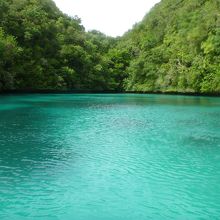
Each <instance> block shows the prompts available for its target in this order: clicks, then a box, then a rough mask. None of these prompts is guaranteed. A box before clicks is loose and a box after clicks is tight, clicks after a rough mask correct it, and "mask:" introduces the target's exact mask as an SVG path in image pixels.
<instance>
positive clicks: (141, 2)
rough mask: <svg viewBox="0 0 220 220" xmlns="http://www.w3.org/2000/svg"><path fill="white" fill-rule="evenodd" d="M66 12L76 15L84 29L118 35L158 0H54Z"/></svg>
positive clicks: (130, 26)
mask: <svg viewBox="0 0 220 220" xmlns="http://www.w3.org/2000/svg"><path fill="white" fill-rule="evenodd" d="M54 1H55V3H56V5H57V6H58V7H59V8H60V9H61V10H62V11H63V12H64V13H66V14H68V15H71V16H75V15H77V16H78V17H79V18H81V20H82V24H83V26H84V27H85V28H86V30H93V29H95V30H98V31H101V32H103V33H105V34H106V35H109V36H114V37H115V36H120V35H122V34H123V33H124V32H126V31H127V30H129V29H131V28H132V26H133V25H134V24H135V23H136V22H139V21H141V20H142V18H143V17H144V15H145V14H146V13H147V12H148V11H149V10H150V9H151V8H152V7H153V6H154V5H155V4H156V3H158V2H159V1H160V0H54Z"/></svg>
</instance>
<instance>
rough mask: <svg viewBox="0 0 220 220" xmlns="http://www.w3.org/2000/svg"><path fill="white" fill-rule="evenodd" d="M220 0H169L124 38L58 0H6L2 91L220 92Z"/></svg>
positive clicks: (0, 10)
mask: <svg viewBox="0 0 220 220" xmlns="http://www.w3.org/2000/svg"><path fill="white" fill-rule="evenodd" d="M219 11H220V2H219V1H218V0H162V1H161V2H160V3H159V4H157V5H156V6H155V7H154V8H153V9H152V10H151V11H150V13H148V14H147V15H146V16H145V18H144V19H143V21H142V22H140V23H138V24H136V25H135V26H134V28H133V29H132V30H130V31H128V32H127V33H126V34H125V35H124V36H123V37H121V38H115V39H114V38H111V37H107V36H105V35H103V34H102V33H100V32H98V31H91V32H86V31H85V30H84V27H83V26H82V25H81V21H80V19H79V18H78V17H74V18H72V17H69V16H67V15H65V14H63V13H62V12H60V11H59V10H58V9H57V7H56V5H55V4H54V2H53V1H52V0H0V18H1V19H0V91H1V90H14V89H15V90H79V91H80V90H87V91H104V90H109V91H140V92H158V91H161V92H196V93H220V13H219Z"/></svg>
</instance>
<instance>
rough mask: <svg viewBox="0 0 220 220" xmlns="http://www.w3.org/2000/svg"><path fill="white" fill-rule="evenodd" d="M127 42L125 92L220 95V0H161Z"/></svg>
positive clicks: (127, 38)
mask: <svg viewBox="0 0 220 220" xmlns="http://www.w3.org/2000/svg"><path fill="white" fill-rule="evenodd" d="M123 43H124V44H125V45H130V50H132V51H133V52H134V54H135V55H134V56H133V58H132V59H131V62H130V65H129V67H128V69H127V72H128V73H129V77H128V79H127V80H126V85H125V88H126V90H131V91H145V92H146V91H162V92H193V93H194V92H196V93H220V1H219V0H162V1H161V2H160V3H159V4H157V5H156V6H155V7H154V8H153V9H152V10H151V12H150V13H149V14H147V15H146V17H145V18H144V19H143V21H142V22H141V23H139V24H137V25H136V26H135V27H134V29H133V30H131V31H130V32H128V33H127V34H126V35H125V36H124V42H123Z"/></svg>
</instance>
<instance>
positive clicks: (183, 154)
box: [0, 95, 220, 220]
mask: <svg viewBox="0 0 220 220" xmlns="http://www.w3.org/2000/svg"><path fill="white" fill-rule="evenodd" d="M0 150H1V151H0V219H1V220H26V219H30V220H35V219H37V220H38V219H39V220H40V219H42V220H50V219H51V220H56V219H61V220H69V219H73V220H148V219H151V220H152V219H153V220H154V219H155V220H166V219H183V220H187V219H190V220H191V219H205V220H207V219H211V220H213V219H220V98H206V97H184V96H162V95H18V96H0Z"/></svg>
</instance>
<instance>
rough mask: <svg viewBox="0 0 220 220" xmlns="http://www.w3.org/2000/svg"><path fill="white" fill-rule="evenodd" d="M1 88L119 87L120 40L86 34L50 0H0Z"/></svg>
mask: <svg viewBox="0 0 220 220" xmlns="http://www.w3.org/2000/svg"><path fill="white" fill-rule="evenodd" d="M0 18H1V19H0V27H1V29H0V57H1V63H0V71H1V72H0V74H1V75H0V80H1V84H0V89H1V90H2V89H4V90H8V89H9V90H10V89H26V90H30V89H33V90H35V89H37V90H41V89H43V90H45V89H48V90H50V89H53V90H97V91H102V90H120V88H119V87H118V80H117V77H118V76H115V75H114V74H110V73H109V71H112V70H110V68H109V65H111V64H109V63H110V61H111V54H110V55H108V56H105V54H107V53H108V50H109V49H111V47H112V46H114V44H115V41H116V40H115V39H113V38H110V37H106V36H104V35H103V34H101V33H99V32H97V31H92V32H90V33H86V32H85V30H84V27H83V26H82V25H81V23H80V22H81V21H80V19H79V18H77V17H75V18H71V17H68V16H67V15H64V14H63V13H61V12H60V11H59V10H58V9H57V7H56V6H55V4H54V2H53V1H51V0H0Z"/></svg>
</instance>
